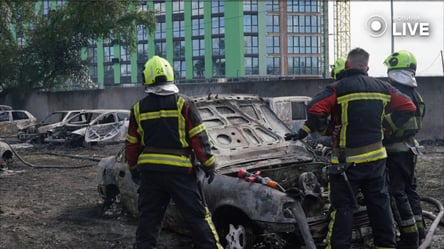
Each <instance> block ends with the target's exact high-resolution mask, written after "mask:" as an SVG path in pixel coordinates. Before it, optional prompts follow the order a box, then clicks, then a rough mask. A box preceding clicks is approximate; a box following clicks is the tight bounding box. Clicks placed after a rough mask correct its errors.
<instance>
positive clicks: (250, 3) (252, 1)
mask: <svg viewBox="0 0 444 249" xmlns="http://www.w3.org/2000/svg"><path fill="white" fill-rule="evenodd" d="M243 2H244V11H257V0H244V1H243Z"/></svg>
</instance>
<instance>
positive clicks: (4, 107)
mask: <svg viewBox="0 0 444 249" xmlns="http://www.w3.org/2000/svg"><path fill="white" fill-rule="evenodd" d="M7 110H12V107H11V106H9V105H0V111H7Z"/></svg>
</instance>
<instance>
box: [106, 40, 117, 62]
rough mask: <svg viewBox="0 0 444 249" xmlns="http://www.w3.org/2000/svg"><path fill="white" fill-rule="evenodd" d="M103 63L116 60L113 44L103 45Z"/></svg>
mask: <svg viewBox="0 0 444 249" xmlns="http://www.w3.org/2000/svg"><path fill="white" fill-rule="evenodd" d="M103 55H104V58H103V61H104V62H111V61H112V59H113V58H114V47H113V45H112V44H110V43H107V44H103Z"/></svg>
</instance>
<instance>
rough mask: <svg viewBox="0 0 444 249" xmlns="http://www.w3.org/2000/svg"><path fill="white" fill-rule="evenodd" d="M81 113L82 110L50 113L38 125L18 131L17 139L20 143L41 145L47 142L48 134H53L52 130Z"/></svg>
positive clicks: (31, 125)
mask: <svg viewBox="0 0 444 249" xmlns="http://www.w3.org/2000/svg"><path fill="white" fill-rule="evenodd" d="M83 111H84V110H61V111H55V112H52V113H51V114H49V115H48V116H46V117H45V118H44V119H43V121H41V122H40V123H37V124H30V125H28V126H26V127H23V128H22V129H20V130H19V131H18V132H17V138H18V140H19V141H21V142H26V141H29V142H36V143H42V142H44V141H45V140H48V137H49V136H50V134H53V130H54V129H56V128H57V127H62V126H64V125H65V123H66V121H68V120H69V119H70V118H71V117H73V116H74V115H76V114H78V113H80V112H83Z"/></svg>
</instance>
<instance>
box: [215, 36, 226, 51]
mask: <svg viewBox="0 0 444 249" xmlns="http://www.w3.org/2000/svg"><path fill="white" fill-rule="evenodd" d="M213 55H225V40H224V38H213Z"/></svg>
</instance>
